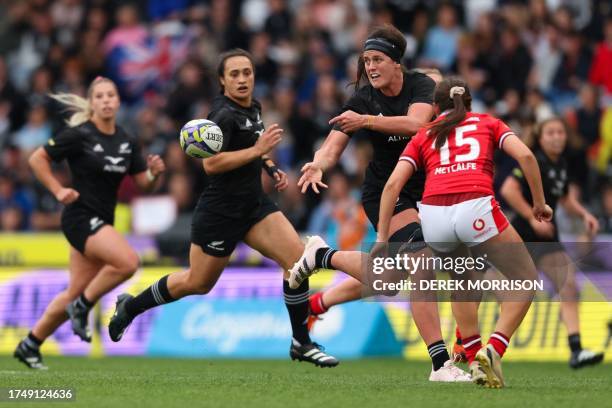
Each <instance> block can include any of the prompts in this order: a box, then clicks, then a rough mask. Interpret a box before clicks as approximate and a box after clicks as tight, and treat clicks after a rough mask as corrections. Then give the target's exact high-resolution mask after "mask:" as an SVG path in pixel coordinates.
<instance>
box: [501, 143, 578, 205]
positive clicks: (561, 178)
mask: <svg viewBox="0 0 612 408" xmlns="http://www.w3.org/2000/svg"><path fill="white" fill-rule="evenodd" d="M534 153H535V156H536V159H537V160H538V165H539V166H540V173H541V175H542V187H543V189H544V197H545V199H546V204H548V205H549V206H550V208H552V209H553V210H555V209H556V208H557V203H558V202H559V199H560V198H561V197H564V196H565V195H567V191H568V184H569V181H568V175H567V162H566V161H565V158H563V157H561V158H560V159H559V161H558V162H556V163H554V162H553V161H552V160H550V159H549V158H548V157H547V156H546V154H544V152H542V151H541V150H540V149H538V150H537V151H535V152H534ZM512 177H514V178H515V179H516V180H518V182H519V183H520V184H521V191H522V193H523V197H525V200H527V202H528V203H529V204H530V205H533V201H532V199H531V190H529V184H528V183H527V180H526V179H525V177H524V175H523V172H522V170H521V169H520V167H515V168H514V170H512Z"/></svg>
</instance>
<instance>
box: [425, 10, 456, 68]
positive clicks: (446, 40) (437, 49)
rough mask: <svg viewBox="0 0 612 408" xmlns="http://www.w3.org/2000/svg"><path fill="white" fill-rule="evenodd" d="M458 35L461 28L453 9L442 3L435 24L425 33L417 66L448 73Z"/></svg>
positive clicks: (453, 57) (454, 53)
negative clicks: (435, 68)
mask: <svg viewBox="0 0 612 408" xmlns="http://www.w3.org/2000/svg"><path fill="white" fill-rule="evenodd" d="M460 34H461V28H460V27H459V24H458V22H457V11H456V10H455V7H454V6H453V5H452V4H450V3H443V4H442V5H441V6H440V7H439V8H438V14H437V24H436V25H435V26H434V27H432V28H430V29H429V31H428V32H427V37H426V38H425V49H424V50H423V56H422V58H421V61H420V62H419V65H422V66H427V67H432V66H433V67H437V68H439V69H440V70H441V71H448V69H449V68H450V66H451V64H452V63H453V61H454V60H455V55H456V53H457V40H458V39H459V36H460Z"/></svg>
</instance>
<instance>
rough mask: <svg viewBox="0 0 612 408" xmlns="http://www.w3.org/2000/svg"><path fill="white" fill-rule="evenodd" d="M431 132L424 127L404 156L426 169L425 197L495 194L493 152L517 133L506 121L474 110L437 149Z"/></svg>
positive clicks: (411, 142)
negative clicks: (457, 194)
mask: <svg viewBox="0 0 612 408" xmlns="http://www.w3.org/2000/svg"><path fill="white" fill-rule="evenodd" d="M427 132H428V130H426V129H421V130H420V131H419V133H417V135H416V136H415V137H414V138H413V140H411V141H410V143H409V144H408V145H407V146H406V149H405V150H404V152H403V153H402V155H401V156H400V160H407V161H409V162H411V163H412V164H413V165H414V166H415V167H416V168H417V169H421V168H424V169H425V173H426V176H425V177H426V178H425V191H424V193H423V198H426V197H430V196H436V195H445V194H456V193H484V194H488V195H493V194H494V193H493V176H494V163H493V154H494V152H495V149H500V148H501V147H502V145H503V143H504V140H505V139H506V138H507V137H508V136H510V135H513V134H514V132H512V130H511V129H510V128H509V127H508V126H507V125H506V124H505V123H504V122H502V121H501V120H499V119H496V118H494V117H492V116H489V115H486V114H477V113H471V112H470V113H468V114H467V115H466V117H465V119H464V120H463V122H461V123H460V124H459V125H457V126H456V127H455V129H454V130H453V131H451V132H450V134H449V137H448V140H447V141H446V143H445V144H444V145H443V146H442V147H441V148H440V149H439V150H438V149H436V148H435V138H431V137H429V135H428V133H427Z"/></svg>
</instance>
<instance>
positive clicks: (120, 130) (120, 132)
mask: <svg viewBox="0 0 612 408" xmlns="http://www.w3.org/2000/svg"><path fill="white" fill-rule="evenodd" d="M117 136H119V137H118V138H117V139H119V140H121V141H128V142H130V143H138V138H137V137H136V136H135V135H133V134H132V133H130V132H129V131H128V130H127V129H125V128H124V127H123V126H119V125H117Z"/></svg>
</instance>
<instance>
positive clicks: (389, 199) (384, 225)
mask: <svg viewBox="0 0 612 408" xmlns="http://www.w3.org/2000/svg"><path fill="white" fill-rule="evenodd" d="M412 174H414V166H413V165H412V163H410V162H408V161H406V160H400V161H399V162H398V163H397V165H396V166H395V169H394V170H393V173H391V176H390V177H389V180H387V184H385V188H384V190H383V193H382V197H381V198H380V212H379V216H378V234H377V235H376V241H377V242H386V241H387V240H388V239H389V224H390V223H391V217H393V208H394V207H395V203H396V202H397V199H398V197H399V195H400V192H401V191H402V188H403V187H404V185H405V184H406V182H407V181H408V180H409V179H410V177H412Z"/></svg>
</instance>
